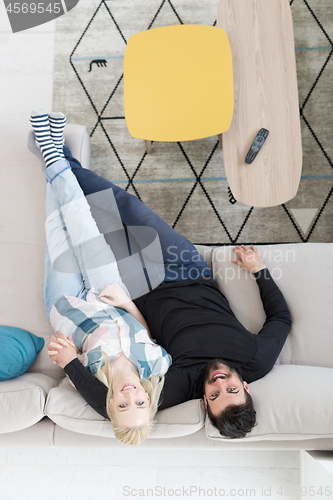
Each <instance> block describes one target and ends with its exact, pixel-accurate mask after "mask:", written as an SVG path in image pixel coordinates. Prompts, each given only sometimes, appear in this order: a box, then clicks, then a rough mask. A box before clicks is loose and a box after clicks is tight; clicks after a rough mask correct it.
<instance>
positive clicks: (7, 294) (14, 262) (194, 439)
mask: <svg viewBox="0 0 333 500" xmlns="http://www.w3.org/2000/svg"><path fill="white" fill-rule="evenodd" d="M66 142H67V143H68V145H69V146H70V148H71V149H72V151H73V154H74V156H75V157H76V158H78V159H79V160H81V162H82V164H83V166H84V167H86V168H88V167H89V155H90V140H89V136H88V133H87V131H86V128H85V127H83V126H80V125H68V126H67V127H66ZM29 154H30V153H29V152H28V151H27V155H29ZM35 163H36V165H35V169H34V170H33V169H32V168H29V169H28V171H27V170H25V166H24V165H19V166H17V169H14V170H13V169H12V170H6V169H4V168H2V169H1V182H6V183H7V185H8V192H6V193H7V194H6V195H5V197H4V199H2V200H1V207H2V210H1V228H2V230H1V240H0V257H1V258H0V261H1V284H0V304H1V305H0V324H1V325H9V326H15V327H19V328H22V329H25V330H28V331H30V332H31V333H33V334H35V335H37V336H40V337H44V339H45V346H44V347H43V349H42V350H41V352H40V353H39V354H38V356H37V358H36V360H35V362H34V363H33V364H32V366H31V367H30V368H29V370H28V372H26V373H24V374H23V375H21V376H20V377H18V378H16V379H13V380H9V381H4V382H1V383H0V446H3V447H7V446H59V447H72V446H73V447H85V446H88V447H94V448H98V447H118V446H121V447H122V446H123V445H121V444H120V443H119V442H117V441H116V439H115V438H114V436H113V431H112V425H111V424H110V422H109V421H108V420H106V419H104V418H103V417H101V416H100V415H98V414H97V413H96V412H95V411H94V410H92V409H91V408H90V407H89V406H88V405H87V404H86V403H85V401H84V400H83V398H82V397H81V396H80V395H79V394H78V393H77V391H76V390H75V389H74V388H73V387H72V386H71V385H70V383H69V380H68V379H67V378H64V373H63V371H62V370H61V369H60V368H59V367H57V366H55V365H53V364H52V361H51V360H50V358H49V356H48V355H47V348H46V345H47V342H48V339H49V335H50V334H51V333H52V330H51V327H50V325H49V323H48V320H47V317H46V314H45V311H44V306H43V291H42V285H43V265H44V244H45V235H44V220H45V216H44V201H45V180H44V176H43V174H42V173H41V170H40V168H39V166H38V160H37V159H36V162H35ZM12 186H15V189H11V187H12ZM198 248H199V250H200V252H201V253H202V255H203V256H204V257H205V259H206V261H207V263H208V264H209V265H210V266H211V269H212V272H213V275H214V277H215V279H216V280H217V282H218V284H219V286H220V288H221V290H222V291H223V292H224V293H225V295H226V296H227V298H228V300H229V302H230V304H231V307H232V309H233V311H234V312H235V314H236V316H237V317H238V318H239V320H240V321H241V322H242V323H243V324H244V325H245V326H246V327H247V328H248V329H249V330H250V331H252V332H257V331H258V330H259V329H260V327H261V325H262V323H263V321H264V318H265V315H264V311H263V307H262V304H261V300H260V297H259V292H258V288H257V285H256V283H255V280H254V279H253V278H252V277H251V276H250V275H249V274H246V273H245V272H244V271H242V270H240V269H239V268H238V267H236V266H235V264H232V263H231V252H232V247H229V246H223V247H215V248H210V247H203V246H201V247H198ZM258 248H259V251H260V253H261V254H262V255H263V258H264V261H265V263H266V264H267V266H268V267H269V269H270V270H271V272H272V275H273V277H274V278H275V279H276V282H277V283H278V285H279V286H280V288H281V290H282V292H283V294H284V295H285V298H286V300H287V302H288V305H289V307H290V310H291V314H292V319H293V325H292V330H291V332H290V335H289V337H288V339H287V342H286V344H285V346H284V348H283V350H282V352H281V354H280V356H279V358H278V360H277V363H276V366H275V367H274V368H273V370H272V371H271V372H270V373H269V374H268V375H267V376H266V377H264V378H262V379H260V380H258V381H256V382H254V383H252V384H250V388H251V391H252V394H253V399H254V404H255V407H256V410H257V420H258V425H257V426H256V427H255V428H254V429H253V430H252V431H251V433H250V434H249V435H248V436H247V437H245V438H242V439H237V440H229V439H225V438H222V437H221V436H220V435H219V433H218V431H217V430H216V429H214V428H213V427H212V426H211V424H210V423H209V422H208V420H207V419H206V417H205V413H204V408H203V404H202V401H201V400H194V401H189V402H187V403H184V404H182V405H179V406H176V407H174V408H169V409H167V410H163V411H161V412H158V414H157V418H156V425H155V427H154V429H153V432H152V434H151V436H150V437H149V438H148V439H147V440H146V441H145V442H144V443H143V444H142V445H140V446H141V447H143V448H144V447H145V448H161V447H162V446H163V447H167V448H182V449H191V448H193V449H244V450H245V449H307V450H313V449H322V450H332V449H333V404H332V401H333V331H332V330H333V329H332V325H333V293H332V284H331V281H332V277H333V243H305V244H303V243H300V244H281V245H274V246H259V247H258ZM162 438H168V439H162Z"/></svg>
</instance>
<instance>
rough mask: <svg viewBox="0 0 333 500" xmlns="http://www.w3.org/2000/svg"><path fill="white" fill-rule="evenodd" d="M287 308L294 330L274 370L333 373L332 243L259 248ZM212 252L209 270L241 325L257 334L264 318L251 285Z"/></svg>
mask: <svg viewBox="0 0 333 500" xmlns="http://www.w3.org/2000/svg"><path fill="white" fill-rule="evenodd" d="M257 248H258V250H259V252H260V254H261V255H262V256H263V259H264V262H265V264H266V265H267V267H268V268H269V270H270V271H271V274H272V276H273V278H274V279H275V281H276V283H277V285H278V286H279V287H280V289H281V291H282V293H283V294H284V297H285V299H286V301H287V304H288V306H289V308H290V312H291V316H292V320H293V324H292V328H291V332H290V334H289V336H288V339H287V341H286V344H285V346H284V348H283V350H282V352H281V354H280V356H279V358H278V361H277V364H296V365H310V366H323V367H333V331H332V330H333V287H332V278H333V243H297V244H278V245H267V246H266V245H258V247H257ZM234 257H235V254H234V253H233V251H232V247H229V246H225V247H218V248H214V250H213V254H212V270H213V276H214V278H215V279H216V281H217V283H218V285H219V287H220V289H221V290H222V292H223V293H224V294H225V295H226V297H227V299H228V300H229V303H230V306H231V309H232V310H233V311H234V313H235V315H236V316H237V318H238V319H239V320H240V322H241V323H242V324H243V325H244V326H245V327H246V328H247V329H248V330H250V331H251V332H252V333H257V332H258V331H259V330H260V328H261V327H262V324H263V323H264V321H265V313H264V310H263V307H262V303H261V299H260V296H259V293H258V286H257V284H256V281H255V279H253V276H252V275H250V274H249V273H246V271H244V270H242V269H240V268H239V266H237V264H234V263H232V262H231V259H232V258H234Z"/></svg>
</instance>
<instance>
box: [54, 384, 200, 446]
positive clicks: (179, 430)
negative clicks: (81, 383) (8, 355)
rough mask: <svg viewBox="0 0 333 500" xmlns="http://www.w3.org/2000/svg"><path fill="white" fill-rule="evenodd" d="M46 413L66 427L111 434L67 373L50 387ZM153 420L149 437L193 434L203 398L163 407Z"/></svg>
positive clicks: (102, 434)
mask: <svg viewBox="0 0 333 500" xmlns="http://www.w3.org/2000/svg"><path fill="white" fill-rule="evenodd" d="M45 413H46V415H47V416H48V417H49V418H50V419H51V420H53V422H55V423H56V424H57V425H59V426H60V427H63V428H64V429H67V430H69V431H73V432H79V433H81V434H90V435H94V436H104V437H114V433H113V427H112V424H111V422H110V421H109V420H108V419H106V418H104V417H102V416H101V415H99V414H98V413H97V412H95V410H93V409H92V408H91V407H90V406H89V405H88V404H87V403H86V402H85V400H84V399H83V398H82V396H81V395H80V394H79V393H78V392H77V390H76V389H75V388H74V387H73V386H72V384H71V383H70V380H69V379H68V378H67V377H66V378H64V379H63V380H62V381H61V382H60V384H59V386H58V387H55V388H53V389H51V390H50V393H49V395H48V398H47V402H46V407H45ZM155 421H156V422H155V425H154V427H153V430H152V432H151V434H150V436H149V437H152V438H169V437H170V438H171V437H178V436H186V435H188V434H193V433H195V432H197V431H198V430H199V429H201V428H202V427H203V426H204V421H205V412H204V407H203V403H202V400H199V399H196V400H193V401H189V402H187V403H183V404H181V405H178V406H175V407H173V408H168V409H166V410H162V411H160V412H158V413H157V415H156V418H155Z"/></svg>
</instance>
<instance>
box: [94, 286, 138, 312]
mask: <svg viewBox="0 0 333 500" xmlns="http://www.w3.org/2000/svg"><path fill="white" fill-rule="evenodd" d="M98 298H99V299H101V300H103V302H106V303H107V304H110V306H114V307H121V308H123V309H125V311H127V308H128V306H129V305H131V304H132V300H131V299H130V297H129V296H128V295H127V293H126V292H124V290H123V289H122V288H121V287H120V286H119V285H117V284H116V283H113V284H112V285H108V286H107V287H106V288H104V290H103V291H102V292H101V293H100V294H99V296H98Z"/></svg>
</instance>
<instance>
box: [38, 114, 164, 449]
mask: <svg viewBox="0 0 333 500" xmlns="http://www.w3.org/2000/svg"><path fill="white" fill-rule="evenodd" d="M30 120H31V123H32V126H33V129H34V132H35V140H36V142H37V144H38V145H39V147H40V150H41V152H42V155H43V159H44V162H45V166H46V168H45V171H44V172H45V176H46V179H47V186H46V189H47V191H46V217H47V219H46V240H47V246H46V253H45V275H44V299H45V309H46V313H47V315H48V317H49V319H50V322H51V325H52V328H53V329H54V331H55V332H56V333H57V336H58V337H57V338H56V337H51V343H50V344H49V354H50V356H51V357H53V359H54V362H56V363H58V364H59V366H61V367H62V368H64V367H65V366H66V365H67V364H68V362H70V361H71V360H73V359H74V358H75V359H76V358H77V357H78V358H79V360H80V361H81V363H82V364H83V365H84V366H85V367H86V368H87V369H88V370H89V371H90V372H91V373H92V374H93V375H94V376H95V377H96V378H98V379H99V380H100V381H101V382H103V383H104V384H105V385H106V386H107V387H108V394H107V401H106V406H107V413H108V417H109V418H110V420H111V421H112V422H113V424H114V431H115V435H116V437H117V439H119V440H121V441H122V442H124V443H128V444H137V443H139V442H140V441H142V440H143V439H145V438H146V436H147V435H148V434H149V432H150V430H151V427H152V421H153V418H154V416H155V413H156V411H157V404H158V399H159V395H160V392H161V389H162V387H163V381H164V377H163V376H164V374H165V373H166V371H167V370H168V367H169V366H170V364H171V356H170V355H169V354H167V353H166V351H165V350H164V349H163V348H162V347H160V346H158V345H157V344H156V343H154V342H153V341H152V340H151V338H150V337H149V330H148V327H147V324H146V322H145V320H144V318H143V316H142V315H141V313H140V312H139V310H138V309H137V308H136V306H135V305H134V303H133V302H132V301H131V299H130V298H129V295H128V290H127V287H126V285H125V284H124V282H123V280H122V278H121V276H120V274H119V270H118V265H117V262H116V260H115V257H114V254H113V252H112V250H111V248H110V246H109V245H108V244H107V243H106V241H105V239H104V237H103V235H101V234H100V232H99V229H98V227H97V225H96V222H95V220H94V219H93V217H92V215H91V212H90V207H89V205H88V203H87V200H86V198H85V196H84V194H83V192H82V190H81V188H80V186H79V184H78V182H77V180H76V178H75V176H74V175H73V173H72V170H71V167H70V164H69V162H68V161H67V160H66V159H65V158H64V155H63V129H64V126H65V121H66V119H65V117H64V115H62V114H61V113H53V114H51V115H50V117H49V116H48V114H47V113H46V112H45V111H43V110H36V111H34V112H33V113H32V115H31V119H30ZM53 139H54V140H53ZM65 346H66V347H67V348H66V349H64V347H65Z"/></svg>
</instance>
